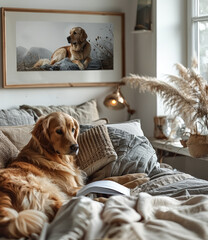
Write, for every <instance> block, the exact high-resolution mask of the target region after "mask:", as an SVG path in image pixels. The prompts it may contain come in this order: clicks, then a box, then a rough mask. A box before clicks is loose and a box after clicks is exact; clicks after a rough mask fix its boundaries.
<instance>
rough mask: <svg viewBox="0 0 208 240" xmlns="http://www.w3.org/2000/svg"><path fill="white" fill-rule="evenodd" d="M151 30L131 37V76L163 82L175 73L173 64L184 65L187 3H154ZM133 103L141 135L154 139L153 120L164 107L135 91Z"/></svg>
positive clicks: (176, 0) (163, 0)
mask: <svg viewBox="0 0 208 240" xmlns="http://www.w3.org/2000/svg"><path fill="white" fill-rule="evenodd" d="M152 26H153V28H152V31H151V32H141V33H136V34H134V46H135V57H134V60H135V61H134V62H135V64H134V72H135V73H137V74H140V75H147V76H155V77H158V78H162V77H164V75H165V74H172V73H176V72H175V70H174V64H175V63H176V62H180V63H182V64H184V65H186V55H187V54H186V52H187V49H186V0H168V1H167V0H153V25H152ZM135 91H136V90H135ZM135 99H136V101H137V106H136V110H137V114H138V117H139V118H141V120H142V128H143V130H144V133H145V135H146V136H153V132H154V123H153V119H154V116H159V115H163V114H165V112H164V108H163V104H162V102H161V100H160V99H159V98H158V97H156V96H155V95H154V96H153V95H151V94H149V93H143V94H140V93H138V91H137V94H136V96H135Z"/></svg>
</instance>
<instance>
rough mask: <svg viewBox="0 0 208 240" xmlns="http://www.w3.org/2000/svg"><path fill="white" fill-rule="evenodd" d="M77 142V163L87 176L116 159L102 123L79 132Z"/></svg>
mask: <svg viewBox="0 0 208 240" xmlns="http://www.w3.org/2000/svg"><path fill="white" fill-rule="evenodd" d="M78 144H79V149H80V150H79V154H78V156H77V165H78V166H80V168H81V169H82V170H84V171H85V172H86V173H87V175H88V176H90V175H92V174H93V173H95V172H96V171H97V170H99V169H101V168H102V167H104V166H105V165H107V164H108V163H110V162H112V161H115V160H116V159H117V154H116V152H115V150H114V148H113V145H112V143H111V140H110V137H109V135H108V130H107V127H106V126H104V125H99V126H96V127H93V128H91V129H90V130H88V131H86V132H84V133H82V134H80V135H79V137H78Z"/></svg>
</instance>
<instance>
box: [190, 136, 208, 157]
mask: <svg viewBox="0 0 208 240" xmlns="http://www.w3.org/2000/svg"><path fill="white" fill-rule="evenodd" d="M186 144H187V147H188V150H189V153H190V155H191V156H192V157H195V158H200V157H206V156H208V135H198V134H191V135H190V137H189V139H188V141H187V143H186Z"/></svg>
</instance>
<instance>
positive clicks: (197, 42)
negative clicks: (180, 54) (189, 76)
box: [188, 0, 208, 80]
mask: <svg viewBox="0 0 208 240" xmlns="http://www.w3.org/2000/svg"><path fill="white" fill-rule="evenodd" d="M188 4H189V8H188V9H189V13H188V16H189V23H190V25H191V26H189V27H190V28H191V31H189V36H188V39H189V51H188V52H189V55H188V57H189V61H190V60H191V58H192V57H193V56H196V57H197V59H198V68H199V72H200V74H201V76H203V77H204V78H205V79H207V80H208V1H207V0H191V1H188ZM190 28H189V30H190Z"/></svg>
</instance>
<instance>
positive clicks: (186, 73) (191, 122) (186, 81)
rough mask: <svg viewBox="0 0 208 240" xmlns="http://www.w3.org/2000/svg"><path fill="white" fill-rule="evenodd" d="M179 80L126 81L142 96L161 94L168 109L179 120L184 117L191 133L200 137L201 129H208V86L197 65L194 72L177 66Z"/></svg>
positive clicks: (172, 77) (134, 77)
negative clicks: (143, 93)
mask: <svg viewBox="0 0 208 240" xmlns="http://www.w3.org/2000/svg"><path fill="white" fill-rule="evenodd" d="M175 66H176V69H177V71H178V76H175V75H167V76H166V78H167V79H168V82H165V81H162V80H159V79H157V78H154V77H147V76H139V75H135V74H131V75H130V76H129V77H124V78H123V79H122V81H123V82H124V83H127V85H130V86H131V87H132V88H138V89H139V90H140V92H151V93H155V94H159V95H160V96H161V98H162V99H163V102H164V104H165V105H166V107H167V108H168V109H171V110H172V112H173V114H174V115H175V116H181V118H182V119H183V120H184V122H185V124H186V127H188V128H189V129H190V130H191V133H193V134H194V133H198V130H197V125H198V123H200V125H201V127H205V128H206V130H207V126H208V95H207V93H208V85H207V81H206V80H205V79H203V78H202V77H201V76H200V75H199V74H198V73H197V70H196V67H197V64H196V62H195V61H193V62H192V67H191V68H186V67H184V66H183V65H182V64H175Z"/></svg>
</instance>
